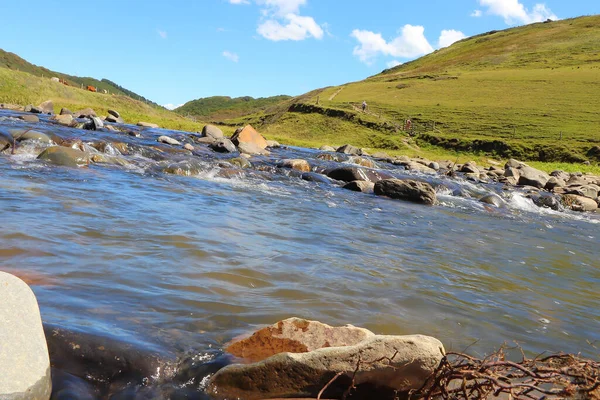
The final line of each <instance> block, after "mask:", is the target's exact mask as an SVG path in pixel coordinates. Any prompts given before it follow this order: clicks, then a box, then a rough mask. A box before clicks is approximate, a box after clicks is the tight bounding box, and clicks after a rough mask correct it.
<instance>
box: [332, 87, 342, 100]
mask: <svg viewBox="0 0 600 400" xmlns="http://www.w3.org/2000/svg"><path fill="white" fill-rule="evenodd" d="M343 89H344V87H343V86H342V87H341V88H339V89H338V90H336V91H335V92H334V93H333V94H332V95H331V96H329V101H331V100H333V99H335V96H337V95H338V94H340V92H341V91H342V90H343Z"/></svg>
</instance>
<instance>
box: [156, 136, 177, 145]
mask: <svg viewBox="0 0 600 400" xmlns="http://www.w3.org/2000/svg"><path fill="white" fill-rule="evenodd" d="M156 141H157V142H160V143H166V144H170V145H173V146H181V143H180V142H179V141H178V140H176V139H173V138H172V137H169V136H164V135H163V136H159V138H158V139H156Z"/></svg>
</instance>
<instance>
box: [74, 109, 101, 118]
mask: <svg viewBox="0 0 600 400" xmlns="http://www.w3.org/2000/svg"><path fill="white" fill-rule="evenodd" d="M74 115H75V116H76V117H77V118H91V117H97V116H98V114H96V111H94V110H92V109H91V108H84V109H83V110H79V111H76V112H75V113H74Z"/></svg>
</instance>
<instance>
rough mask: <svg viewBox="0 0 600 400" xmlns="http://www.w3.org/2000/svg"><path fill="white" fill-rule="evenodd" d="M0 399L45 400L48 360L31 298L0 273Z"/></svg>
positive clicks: (49, 389) (26, 289) (48, 382)
mask: <svg viewBox="0 0 600 400" xmlns="http://www.w3.org/2000/svg"><path fill="white" fill-rule="evenodd" d="M0 293H2V301H0V326H1V327H2V329H1V330H0V344H1V345H0V399H3V400H25V399H27V400H48V399H49V398H50V394H51V392H52V382H51V378H50V359H49V357H48V347H47V345H46V338H45V336H44V330H43V328H42V319H41V317H40V310H39V307H38V304H37V300H36V298H35V295H34V294H33V292H32V291H31V289H30V288H29V286H27V284H26V283H25V282H23V281H22V280H21V279H19V278H17V277H16V276H13V275H11V274H8V273H6V272H1V271H0Z"/></svg>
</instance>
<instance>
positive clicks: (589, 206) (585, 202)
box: [562, 194, 598, 211]
mask: <svg viewBox="0 0 600 400" xmlns="http://www.w3.org/2000/svg"><path fill="white" fill-rule="evenodd" d="M562 203H563V205H564V206H565V207H567V208H570V209H571V210H573V211H596V210H597V209H598V203H596V201H595V200H592V199H590V198H588V197H583V196H579V195H576V194H565V195H563V197H562Z"/></svg>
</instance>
